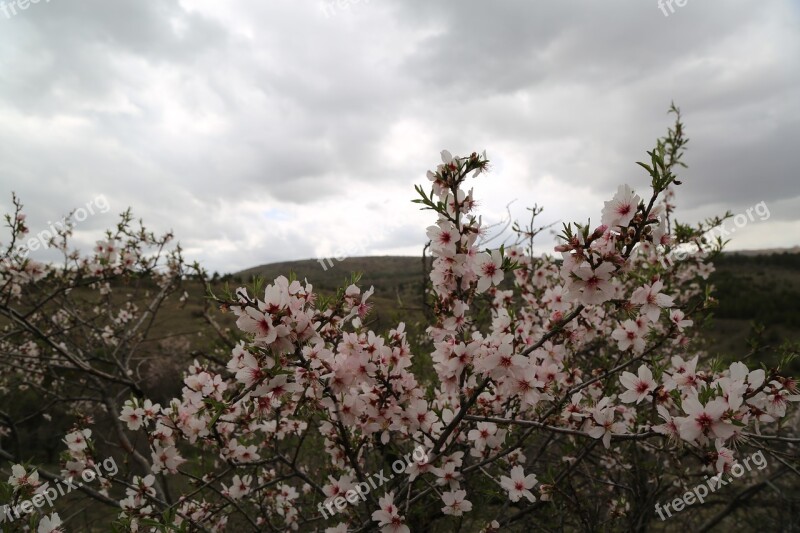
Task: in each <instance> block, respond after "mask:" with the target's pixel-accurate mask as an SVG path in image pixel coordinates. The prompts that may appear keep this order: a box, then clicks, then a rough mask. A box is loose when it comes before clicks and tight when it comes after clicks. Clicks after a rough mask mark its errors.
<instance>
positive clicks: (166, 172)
mask: <svg viewBox="0 0 800 533" xmlns="http://www.w3.org/2000/svg"><path fill="white" fill-rule="evenodd" d="M16 1H17V2H18V1H19V0H16ZM5 4H6V7H9V6H8V4H12V2H10V1H9V0H5ZM342 6H344V7H342ZM12 7H14V9H13V10H11V11H9V16H6V15H4V14H3V12H0V184H1V185H2V187H1V188H0V189H2V192H3V195H2V197H0V207H2V208H3V210H4V211H6V212H7V211H8V210H9V209H10V196H11V191H12V190H13V191H16V192H17V193H18V194H19V195H20V196H21V197H22V199H23V201H24V202H25V204H26V211H27V212H28V216H29V225H30V227H31V230H32V232H33V233H36V232H37V231H38V230H41V229H45V228H46V227H47V224H48V222H49V221H52V220H56V219H58V218H60V217H61V216H62V215H63V214H65V213H66V212H67V211H69V209H70V208H73V207H79V206H82V205H86V203H87V202H89V201H91V200H92V199H93V198H95V197H96V196H97V195H99V194H102V195H105V197H106V198H107V199H108V202H109V204H110V206H111V211H110V212H109V213H107V214H98V215H95V216H93V217H91V218H89V219H88V220H86V221H85V222H82V223H80V224H79V226H78V232H77V240H78V242H79V243H81V244H82V245H83V246H86V247H88V246H89V245H90V244H91V243H92V242H93V241H94V240H95V239H96V238H98V237H99V234H100V231H101V229H102V228H105V227H109V226H111V225H112V224H113V223H114V221H115V217H114V216H113V213H114V212H117V213H118V212H120V211H122V210H124V209H125V208H127V207H128V206H130V207H132V208H133V210H134V213H135V214H136V215H137V216H140V217H142V218H144V220H145V222H146V223H147V224H148V225H149V226H151V228H152V229H155V230H158V231H166V230H169V229H172V230H174V232H175V234H176V236H177V237H178V239H179V240H180V241H181V243H182V244H183V245H184V247H185V248H186V255H187V256H188V257H190V258H192V259H199V260H200V261H201V262H202V263H204V264H205V265H206V266H207V267H208V268H209V269H211V270H218V271H220V272H226V271H235V270H240V269H243V268H247V267H250V266H255V265H258V264H263V263H267V262H273V261H281V260H290V259H302V258H312V257H314V258H315V257H321V256H330V255H334V254H335V253H336V252H337V251H338V250H339V249H342V250H353V251H356V252H358V254H359V255H380V254H418V253H419V251H420V249H421V245H422V244H423V242H424V239H425V236H424V235H425V233H424V228H425V227H426V226H427V225H429V223H431V221H432V218H431V215H430V214H429V213H422V212H420V211H418V210H417V207H416V206H415V205H414V204H411V203H410V200H411V199H412V198H413V194H414V191H413V185H414V184H415V183H423V182H426V180H425V171H426V170H427V169H428V168H432V167H433V166H435V165H436V164H437V163H438V162H439V160H438V153H439V151H440V150H441V149H442V148H447V149H449V150H451V151H453V152H454V153H468V152H471V151H473V150H484V149H485V150H486V151H487V154H488V156H489V158H490V159H491V161H492V169H493V171H492V173H491V174H490V175H488V176H485V177H481V178H480V179H479V180H477V181H475V182H474V186H475V190H476V195H477V196H478V198H479V200H481V209H482V212H483V214H484V219H485V220H488V221H490V222H494V221H498V220H500V219H501V218H502V217H503V215H504V213H505V206H506V204H508V202H510V201H511V200H516V202H514V203H513V204H512V206H511V209H512V212H513V213H514V215H515V216H519V217H520V218H525V207H527V206H530V205H532V204H533V203H538V204H539V205H544V206H545V212H544V214H543V219H542V222H556V221H568V220H580V221H585V220H586V219H587V218H589V217H591V218H592V220H593V221H597V220H599V213H600V210H601V208H602V205H603V201H604V200H607V199H609V198H610V197H611V196H612V195H613V192H614V191H615V190H616V187H617V185H618V184H620V183H630V184H631V185H632V186H633V187H634V188H637V189H639V190H642V189H644V188H645V187H646V185H647V179H646V178H647V177H646V175H645V174H643V172H642V171H641V169H639V167H637V166H636V165H634V161H636V160H639V159H642V158H643V157H644V151H645V150H647V149H649V148H651V147H652V144H653V141H654V139H655V138H656V137H657V136H659V135H661V134H663V132H664V131H665V128H666V127H667V125H669V120H670V119H669V118H668V116H667V115H666V109H667V107H668V106H669V103H670V101H671V100H674V101H675V102H676V103H677V104H678V105H679V106H680V107H681V108H682V110H683V112H684V116H685V121H686V123H687V129H688V133H689V137H690V138H691V144H690V150H689V152H688V154H687V156H686V161H687V163H688V164H689V165H690V168H689V169H688V170H687V171H685V172H684V173H683V178H684V179H683V181H684V185H683V186H681V187H679V188H678V191H677V201H678V203H679V211H678V218H679V219H681V220H685V221H694V220H698V219H702V218H705V217H707V216H711V215H714V214H719V213H722V212H724V211H725V210H727V209H730V210H731V211H733V212H734V213H738V212H743V211H744V210H745V209H746V208H748V207H750V206H753V205H755V204H757V203H759V202H762V201H763V202H765V203H766V204H767V205H768V206H769V210H770V214H771V216H770V218H769V220H765V221H757V222H753V223H751V224H748V225H747V226H746V227H744V228H741V229H739V230H737V233H736V234H735V235H734V237H733V242H732V246H731V248H733V249H750V248H770V247H791V246H795V245H798V244H800V237H798V235H800V176H798V170H797V168H798V164H797V162H796V160H797V150H798V141H800V31H799V30H800V2H797V1H796V0H795V1H792V0H762V1H759V2H749V1H744V0H724V1H723V0H718V1H710V0H703V1H700V0H689V1H688V3H687V4H686V5H685V6H683V7H678V6H677V5H675V6H674V7H675V11H674V13H671V14H669V16H664V14H663V13H662V11H661V10H660V9H659V7H658V2H657V0H636V1H633V0H631V1H627V2H612V1H606V2H597V1H592V0H587V1H572V2H562V1H559V2H556V1H551V2H544V1H539V2H532V1H530V0H517V1H496V2H495V1H493V2H486V1H477V0H469V1H464V0H458V1H456V0H453V1H444V0H424V1H423V0H419V1H406V0H403V1H400V0H397V1H395V0H371V1H367V0H361V1H359V2H354V1H353V0H350V1H349V2H348V1H345V0H335V1H334V2H324V3H323V2H320V1H319V0H314V1H308V2H306V1H303V0H269V1H264V0H224V1H219V0H217V1H210V0H192V1H188V0H187V1H176V0H157V1H156V0H146V1H145V0H113V1H109V0H50V1H49V2H48V1H46V0H41V1H40V2H39V3H37V4H30V5H29V6H28V8H27V9H25V10H22V9H21V8H20V7H19V5H18V4H16V3H14V4H12ZM13 11H16V14H13ZM0 239H2V240H5V239H6V235H3V237H1V238H0ZM552 242H553V240H552V237H550V236H545V237H543V238H542V240H541V242H540V243H539V245H540V249H541V250H542V251H545V250H550V249H552Z"/></svg>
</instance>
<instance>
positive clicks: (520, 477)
mask: <svg viewBox="0 0 800 533" xmlns="http://www.w3.org/2000/svg"><path fill="white" fill-rule="evenodd" d="M500 485H501V486H502V487H503V488H504V489H505V490H506V491H507V492H508V498H509V499H510V500H511V501H512V502H518V501H519V499H520V498H522V497H525V498H526V499H527V500H528V501H529V502H534V501H536V497H535V496H534V495H533V493H532V492H531V491H530V489H532V488H533V487H534V486H535V485H536V476H535V475H534V474H528V475H527V476H526V475H525V471H524V470H523V468H522V466H519V465H517V466H515V467H514V468H512V469H511V477H507V476H501V477H500Z"/></svg>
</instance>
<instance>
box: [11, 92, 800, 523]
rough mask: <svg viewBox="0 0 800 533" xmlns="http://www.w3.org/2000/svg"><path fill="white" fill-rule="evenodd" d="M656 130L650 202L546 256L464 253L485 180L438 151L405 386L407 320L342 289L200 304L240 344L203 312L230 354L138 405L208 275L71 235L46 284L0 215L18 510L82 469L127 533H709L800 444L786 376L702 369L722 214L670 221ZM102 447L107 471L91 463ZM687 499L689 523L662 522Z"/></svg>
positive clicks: (17, 223)
mask: <svg viewBox="0 0 800 533" xmlns="http://www.w3.org/2000/svg"><path fill="white" fill-rule="evenodd" d="M672 111H673V112H674V113H675V114H676V122H675V126H674V127H673V128H671V129H670V130H669V131H668V134H667V136H666V137H665V138H663V139H660V140H659V141H658V142H657V144H656V146H655V147H654V149H653V150H651V151H649V152H648V155H649V159H648V161H647V162H643V163H639V165H640V166H641V167H642V168H643V169H644V170H645V171H646V172H647V173H648V174H649V176H650V180H651V190H650V191H649V192H648V194H646V195H644V196H639V195H638V194H637V193H636V192H635V191H633V190H632V189H631V188H630V187H628V186H627V185H623V186H620V187H619V189H618V190H617V193H616V194H615V195H614V197H613V198H612V199H611V200H610V201H608V202H606V203H605V207H604V208H603V210H602V220H601V224H600V225H599V226H596V227H592V226H591V225H589V224H588V223H587V224H580V223H573V224H566V225H565V226H564V228H563V231H562V235H561V238H562V244H560V245H559V246H558V247H557V248H556V250H555V251H556V252H557V253H558V254H559V256H556V257H552V256H544V257H536V256H534V254H533V244H532V243H533V238H534V237H535V235H536V233H537V229H536V228H535V227H534V221H533V220H532V221H531V224H530V226H529V227H526V228H520V227H519V226H517V225H515V228H516V229H517V230H518V233H519V240H518V243H517V244H515V245H513V246H508V247H506V246H500V248H499V249H491V250H490V249H485V250H482V249H479V247H478V244H477V243H479V242H480V240H479V239H480V237H481V235H482V233H483V232H484V231H485V228H483V227H482V226H481V221H480V218H479V217H478V216H477V212H476V207H477V205H478V202H477V199H476V198H474V196H473V193H472V191H471V190H470V191H466V190H465V186H466V183H467V181H468V180H469V179H473V178H480V177H481V176H482V175H483V174H485V173H486V172H487V170H488V163H489V162H488V160H487V158H486V156H485V155H479V154H477V153H472V154H470V155H469V156H466V157H458V156H453V155H451V154H450V153H448V152H446V151H445V152H442V164H440V165H439V166H438V167H437V168H436V170H435V171H430V172H428V179H429V182H430V187H431V190H430V192H426V187H423V186H418V187H417V193H418V195H419V198H418V199H417V200H415V201H416V202H417V203H418V205H420V206H421V207H422V208H423V209H427V210H430V211H432V212H433V213H434V214H435V216H436V221H435V225H432V226H431V227H430V228H428V232H427V234H428V237H429V239H430V243H429V249H430V252H431V254H432V256H433V259H434V260H433V264H432V269H431V272H430V293H429V298H430V303H431V306H432V309H433V320H432V322H431V323H430V324H429V326H428V328H427V330H426V339H425V341H424V342H423V346H429V351H430V354H431V364H430V365H429V366H428V367H427V368H425V369H424V370H423V371H421V372H416V373H415V372H412V370H411V368H412V360H413V358H414V357H415V356H417V355H418V354H414V353H412V349H411V345H410V343H409V340H408V339H407V335H406V331H405V325H404V324H402V323H401V324H399V325H398V326H397V327H396V328H394V329H392V330H390V331H389V332H388V333H386V334H383V335H381V334H377V333H375V332H373V331H370V330H368V328H367V327H365V326H364V322H363V321H364V319H365V317H366V316H367V315H368V313H369V311H370V302H369V298H370V296H371V295H372V294H373V291H374V289H373V288H370V289H369V290H365V291H362V289H361V288H359V287H358V286H357V284H356V283H357V278H355V277H354V279H353V280H352V283H350V284H349V285H348V286H346V287H342V288H341V289H340V290H339V291H338V293H337V294H336V295H335V296H333V297H329V298H325V297H322V296H320V295H318V294H317V293H315V292H314V289H313V286H312V285H311V284H310V283H309V282H308V281H305V282H301V281H299V280H296V279H289V278H286V277H283V276H281V277H278V278H277V279H275V280H273V281H272V282H271V283H269V284H267V285H266V286H264V283H263V282H261V281H259V280H256V281H255V282H254V284H253V286H252V287H248V288H245V287H239V288H237V289H235V290H234V291H229V292H226V293H224V294H220V295H217V294H215V293H214V292H213V291H210V292H209V300H208V301H213V302H215V304H216V305H217V306H219V308H220V309H222V310H223V311H226V312H232V313H233V314H234V316H235V317H236V325H237V326H238V328H239V330H240V334H239V338H238V339H236V338H233V337H232V336H231V335H229V334H228V333H227V332H225V331H224V329H223V328H221V327H219V326H218V325H217V323H216V322H215V321H214V319H213V318H212V317H211V316H210V314H209V313H204V316H205V317H206V319H207V322H208V324H209V327H212V328H213V329H214V330H215V331H216V332H218V333H219V334H220V337H221V339H222V342H224V343H226V344H227V345H228V349H229V352H228V355H227V358H226V359H222V358H220V357H219V356H218V355H213V354H197V359H196V360H195V361H194V362H193V364H191V365H190V366H189V367H188V369H187V371H186V372H185V375H184V378H183V389H182V391H181V393H180V395H179V396H178V397H175V398H173V399H170V400H168V401H164V402H160V403H156V402H155V401H153V399H152V398H149V397H147V396H148V395H147V394H146V392H145V389H146V387H145V384H144V383H143V382H142V376H141V374H140V373H139V372H138V371H137V351H138V350H139V349H140V347H141V343H142V342H144V341H145V339H146V338H147V335H148V330H149V328H150V326H151V325H152V324H154V323H157V321H158V320H159V315H158V312H159V310H160V309H161V308H162V304H163V302H164V301H165V300H166V298H167V297H168V296H169V295H170V294H177V293H178V292H179V291H180V290H181V284H182V282H183V280H185V279H186V278H187V277H188V276H190V275H191V276H196V277H199V278H200V279H206V278H205V275H204V273H203V271H202V269H200V268H199V266H198V265H193V266H191V267H189V266H187V265H186V264H185V263H184V261H183V259H182V256H181V252H180V248H179V247H178V248H176V249H174V250H172V251H166V245H167V242H168V241H169V238H168V237H169V236H167V237H165V238H160V239H158V238H156V237H155V236H153V235H151V234H149V233H147V232H146V231H144V230H143V229H142V230H140V231H134V230H132V229H131V219H130V216H129V215H123V220H122V222H121V223H120V226H119V227H118V228H117V231H116V232H110V233H109V235H108V239H107V240H105V241H103V242H101V243H99V245H98V247H97V249H96V250H95V252H94V254H93V255H92V256H90V257H88V258H80V257H79V256H78V255H77V254H70V253H67V252H66V250H67V244H66V242H67V237H68V236H69V229H67V230H66V231H64V232H63V235H62V237H63V240H62V242H61V244H60V245H59V246H60V247H61V249H62V250H63V251H64V254H65V261H64V264H63V265H62V266H60V267H56V266H55V265H46V264H41V263H37V262H34V261H32V260H30V259H28V258H27V257H23V256H22V255H20V254H19V253H18V248H16V247H15V243H16V242H17V240H18V239H19V237H20V236H22V235H24V233H25V227H24V217H22V216H21V213H20V205H19V203H18V202H17V204H16V205H17V207H18V208H17V213H15V214H14V215H12V216H9V217H8V223H9V226H10V228H11V233H12V240H11V245H10V246H9V247H8V251H7V252H6V255H5V261H4V262H3V267H2V276H3V277H2V278H1V279H0V287H1V289H0V295H2V299H0V314H2V315H3V316H4V317H6V320H7V323H6V324H5V326H4V328H5V329H4V334H3V339H2V341H0V354H1V355H2V360H3V363H4V365H5V367H6V369H7V371H6V372H5V373H4V374H3V377H2V378H0V379H2V380H3V385H4V391H5V394H6V398H5V401H8V396H9V395H12V394H22V393H23V392H24V391H25V390H26V389H27V390H36V391H38V392H39V393H40V394H41V401H40V402H39V403H38V404H37V405H36V409H37V412H36V413H30V412H28V413H24V412H15V413H13V414H12V413H6V412H4V413H2V415H1V416H2V420H3V422H2V423H3V424H4V425H5V427H6V428H7V434H6V436H5V437H4V438H3V441H2V442H3V447H2V449H0V455H1V456H2V457H3V458H5V459H6V460H8V461H10V462H12V463H14V464H13V471H11V472H10V474H11V477H10V479H9V484H8V485H7V486H6V487H5V488H4V490H5V494H6V495H7V496H8V497H9V498H8V499H9V500H10V502H11V505H12V507H14V506H20V505H22V503H21V502H26V501H27V500H28V499H29V498H34V499H35V497H34V496H33V494H34V491H35V490H36V489H37V488H39V489H40V490H41V483H42V479H45V480H49V481H50V482H51V484H53V483H56V480H59V479H68V478H70V476H71V477H73V478H74V479H79V478H81V477H82V476H84V475H85V473H86V472H87V471H89V472H94V475H92V476H87V477H92V479H94V478H98V479H99V480H100V481H99V485H96V486H95V487H94V488H92V486H91V484H90V483H89V482H88V480H86V477H83V480H84V481H85V483H84V484H83V486H82V487H80V488H79V489H77V490H82V491H83V492H85V493H86V494H87V495H88V496H90V497H92V498H95V499H96V500H98V501H100V502H102V503H104V504H106V505H108V506H110V507H113V508H116V509H117V510H118V511H119V514H118V520H117V523H118V526H119V527H120V528H121V529H124V530H131V531H150V530H154V531H175V530H177V531H224V530H226V529H227V530H230V531H240V530H241V531H281V530H289V529H295V530H302V531H309V530H320V531H322V530H326V531H332V532H342V533H343V532H346V531H369V530H376V529H380V530H381V531H393V532H402V531H409V530H413V531H421V530H429V531H450V530H453V529H458V528H460V529H463V530H464V531H479V530H482V531H500V530H501V529H502V530H503V531H506V530H513V529H520V530H522V529H529V528H531V527H538V528H541V529H548V528H552V529H564V528H568V529H574V528H579V529H583V530H587V531H588V530H596V529H620V530H644V529H645V528H647V527H651V526H653V525H654V524H656V525H657V524H658V523H660V522H661V521H662V520H667V519H669V520H672V521H674V522H671V524H676V523H682V524H683V523H686V524H693V527H695V528H701V527H712V526H713V525H714V524H716V523H718V522H719V521H721V520H723V519H724V518H725V516H727V514H729V513H731V512H733V511H734V510H735V508H736V506H737V505H739V504H741V502H742V501H746V500H747V499H748V498H750V497H752V496H753V495H754V494H756V493H757V492H758V490H760V489H757V488H756V487H758V486H759V484H761V486H762V487H763V486H764V484H765V483H766V478H763V474H762V478H761V479H758V480H757V483H755V484H753V485H745V483H744V481H742V482H739V483H740V484H741V486H740V489H743V490H745V491H746V490H750V491H751V493H744V492H743V493H742V494H740V495H739V496H737V497H736V498H735V499H730V500H724V499H723V500H719V501H712V498H714V493H715V491H716V487H715V486H714V485H716V484H718V482H722V481H724V479H726V478H727V479H731V478H732V477H733V478H736V477H739V476H741V475H742V473H743V472H744V468H745V466H746V467H747V470H751V469H752V467H753V466H755V467H756V470H761V469H762V468H767V467H769V470H767V475H768V476H769V479H775V478H777V477H779V476H782V475H783V474H784V473H785V472H787V471H791V470H794V471H795V473H796V469H795V468H794V467H793V466H792V465H791V464H790V463H789V462H788V461H786V460H785V459H784V456H785V455H784V454H785V453H786V452H787V451H788V452H791V450H792V449H793V447H794V446H795V444H796V443H797V442H798V440H797V438H796V437H794V436H792V435H785V434H784V432H783V427H784V421H785V420H787V418H788V416H790V415H791V414H792V411H790V410H789V409H788V406H789V403H790V402H792V401H797V400H799V399H800V397H798V395H797V390H796V381H795V380H794V379H793V378H790V377H786V376H784V375H782V373H781V369H780V368H761V369H752V370H751V369H749V368H748V367H747V366H745V365H744V364H743V363H741V362H734V363H732V364H726V365H723V364H722V363H721V362H719V361H714V362H711V363H710V364H707V361H706V359H707V358H706V357H705V356H704V352H703V349H702V337H701V336H700V334H699V333H700V331H701V328H700V326H701V325H702V324H703V323H704V322H705V321H706V319H707V318H708V316H709V314H710V311H711V309H712V308H713V304H714V300H713V298H712V296H711V290H710V289H711V288H710V287H708V286H707V284H706V282H705V280H706V278H707V277H708V274H709V273H710V272H711V270H712V269H713V266H712V265H711V262H710V259H711V258H712V257H713V255H714V253H717V252H718V251H719V250H720V249H721V248H722V245H723V244H724V243H723V242H722V241H717V242H710V241H709V240H708V239H707V238H706V237H705V235H706V234H707V233H708V230H709V229H710V228H711V227H713V226H714V225H716V224H719V223H720V222H721V220H722V219H720V218H716V219H712V220H709V221H707V222H705V223H702V224H699V225H697V226H695V227H691V226H688V225H685V224H680V223H677V222H674V221H672V220H671V214H672V212H673V206H672V203H671V202H672V198H673V194H672V193H673V189H674V187H676V186H679V185H680V182H679V181H678V180H677V179H676V174H675V172H676V171H677V169H678V168H679V167H680V166H682V165H683V163H682V160H681V158H682V155H683V152H684V149H685V144H686V142H687V140H686V138H685V136H684V129H683V124H682V123H681V119H680V114H679V112H678V110H677V109H676V108H674V107H673V108H672ZM539 212H540V208H534V209H533V210H532V213H533V215H534V216H533V218H535V215H537V214H538V213H539ZM146 248H152V249H155V253H153V254H148V253H146V252H145V249H146ZM160 267H163V268H161V269H160ZM122 282H124V283H127V284H131V283H134V284H139V285H140V286H141V287H145V286H147V287H150V289H149V290H151V291H152V292H151V299H150V303H149V304H148V305H147V306H146V307H145V308H144V309H139V308H134V307H132V304H131V302H130V301H126V299H125V298H115V297H114V295H115V294H117V293H125V291H126V290H128V286H126V285H121V283H122ZM148 284H149V285H148ZM154 284H155V285H154ZM426 343H427V344H426ZM423 366H424V365H423ZM53 410H58V411H57V412H60V413H63V414H65V415H67V416H69V420H70V427H69V428H68V432H67V434H66V437H65V443H66V450H65V455H64V458H63V460H62V463H61V471H60V472H59V473H54V472H50V471H48V470H47V469H45V468H42V467H37V466H36V465H31V464H25V463H24V459H25V453H24V449H25V447H24V446H23V445H22V443H15V435H17V432H16V431H15V427H16V425H17V424H18V422H17V420H19V419H20V418H25V417H30V416H38V415H39V413H46V412H49V411H53ZM42 416H43V415H42ZM103 424H106V426H103ZM98 427H99V428H101V429H98ZM110 435H113V439H114V444H115V445H116V446H118V447H119V448H120V451H117V452H114V454H115V455H114V456H119V457H120V459H121V460H122V461H123V468H116V465H115V468H114V469H113V470H116V471H115V472H110V470H112V469H111V468H104V467H101V466H103V465H105V464H106V463H105V462H104V461H107V460H108V456H106V457H104V456H103V455H102V454H101V452H100V449H101V445H102V447H103V448H108V443H109V442H111V441H112V439H111V438H110V437H109V436H110ZM99 441H105V442H99ZM752 450H756V453H755V454H753V453H751V454H749V455H748V452H751V451H752ZM764 451H766V452H767V453H768V454H769V455H770V457H772V458H773V459H774V461H772V463H771V464H769V465H767V463H766V457H765V456H764V455H763V453H764ZM107 453H111V452H110V451H109V452H107ZM758 454H760V455H758ZM756 459H758V461H757V460H756ZM750 460H752V461H753V462H752V464H751V463H750V462H749V461H750ZM762 460H763V461H762ZM739 461H744V463H740V462H739ZM762 464H763V466H761V465H762ZM109 466H110V463H109ZM740 470H741V472H740V473H738V474H737V472H739V471H740ZM717 473H718V474H720V475H722V476H724V477H722V478H712V480H711V482H710V483H709V482H708V481H707V478H708V477H709V476H710V475H712V476H713V475H714V474H717ZM755 474H758V472H755V473H754V474H753V475H754V476H755ZM704 475H705V476H706V477H705V478H704V477H703V476H704ZM751 481H752V480H751ZM56 485H57V483H56ZM701 487H703V489H702V490H701ZM52 488H53V487H52V486H50V487H47V489H46V490H50V489H52ZM709 491H710V492H709ZM709 494H712V496H711V497H709ZM688 495H694V496H693V498H691V499H692V500H693V501H692V502H689V499H687V497H688ZM676 497H680V498H681V500H680V501H681V503H680V504H678V503H676V502H678V500H677V499H675V498H676ZM707 497H709V498H708V501H706V499H707ZM34 504H35V502H34ZM694 504H697V505H698V506H699V505H700V504H703V505H702V507H698V508H700V509H702V512H700V511H698V513H693V514H691V515H690V514H689V513H685V512H684V513H681V510H682V509H683V508H684V507H685V506H687V505H694ZM29 507H31V508H32V509H33V510H32V512H31V513H30V515H29V516H25V517H22V518H19V520H30V521H31V523H32V524H36V523H38V524H40V525H39V528H40V531H56V530H58V528H59V527H60V525H59V517H58V515H54V514H51V513H49V512H46V511H39V510H38V509H36V508H35V507H36V506H35V505H34V506H30V505H29ZM23 510H24V509H23ZM40 514H41V515H43V516H46V517H45V518H42V521H41V522H40V521H39V518H38V516H39V515H40ZM14 520H17V519H16V518H14ZM45 520H46V522H45ZM42 524H43V525H42Z"/></svg>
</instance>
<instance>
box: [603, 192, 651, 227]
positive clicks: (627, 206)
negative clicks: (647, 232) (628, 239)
mask: <svg viewBox="0 0 800 533" xmlns="http://www.w3.org/2000/svg"><path fill="white" fill-rule="evenodd" d="M641 201H642V199H641V198H639V196H638V195H636V194H634V192H633V190H632V189H631V188H630V187H629V186H628V185H620V186H619V188H618V189H617V193H616V194H615V195H614V198H612V199H611V201H609V202H606V203H605V207H603V218H602V221H601V222H602V224H604V225H606V226H611V227H617V226H622V227H627V226H628V224H629V223H630V221H631V219H633V216H634V215H635V214H636V209H637V208H638V206H639V202H641Z"/></svg>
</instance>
